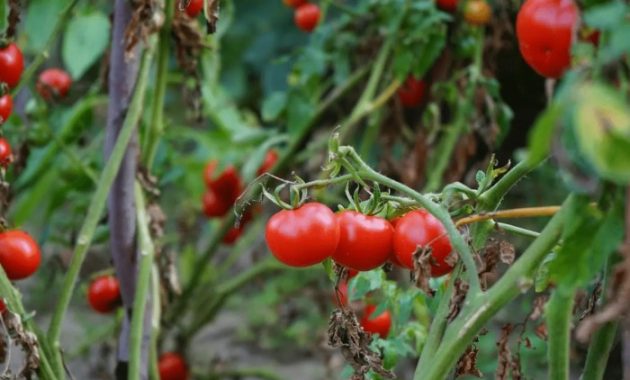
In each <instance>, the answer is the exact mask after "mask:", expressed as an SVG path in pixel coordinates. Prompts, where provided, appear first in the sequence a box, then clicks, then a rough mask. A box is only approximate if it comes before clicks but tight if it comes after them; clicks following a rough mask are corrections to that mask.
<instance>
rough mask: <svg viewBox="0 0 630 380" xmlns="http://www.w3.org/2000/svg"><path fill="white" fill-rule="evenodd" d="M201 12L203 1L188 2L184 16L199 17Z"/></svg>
mask: <svg viewBox="0 0 630 380" xmlns="http://www.w3.org/2000/svg"><path fill="white" fill-rule="evenodd" d="M202 10H203V0H190V3H188V6H187V7H186V14H187V15H188V17H192V18H195V17H197V16H199V13H201V11H202Z"/></svg>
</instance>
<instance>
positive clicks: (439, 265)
mask: <svg viewBox="0 0 630 380" xmlns="http://www.w3.org/2000/svg"><path fill="white" fill-rule="evenodd" d="M427 245H428V246H429V247H431V256H432V257H433V261H434V263H433V264H432V265H431V276H433V277H439V276H442V275H444V274H446V273H449V272H450V271H451V270H453V267H452V266H450V265H449V264H448V263H447V262H446V259H447V258H448V256H449V254H450V253H451V251H452V250H453V249H452V247H451V242H450V241H449V240H448V236H447V235H446V229H445V228H444V225H443V224H442V223H441V222H440V221H439V220H437V219H436V218H435V217H434V216H433V215H431V214H429V213H428V212H427V211H426V210H415V211H411V212H408V213H407V214H405V215H404V216H403V217H402V218H401V219H400V221H399V222H398V224H397V225H396V229H395V230H394V252H395V254H396V257H397V259H398V262H400V263H401V264H402V265H403V266H404V267H406V268H409V269H413V254H414V253H415V252H416V250H417V249H418V248H419V247H420V248H422V247H425V246H427Z"/></svg>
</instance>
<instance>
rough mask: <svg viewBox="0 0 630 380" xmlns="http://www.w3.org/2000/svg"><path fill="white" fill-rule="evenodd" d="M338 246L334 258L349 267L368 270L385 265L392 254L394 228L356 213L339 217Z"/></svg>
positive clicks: (347, 212)
mask: <svg viewBox="0 0 630 380" xmlns="http://www.w3.org/2000/svg"><path fill="white" fill-rule="evenodd" d="M337 221H338V222H339V230H340V234H339V245H337V250H336V251H335V253H334V254H333V256H332V258H333V260H335V261H336V262H337V263H339V264H341V265H343V266H346V267H348V268H352V269H356V270H360V271H367V270H372V269H374V268H378V267H379V266H381V265H383V264H385V262H386V261H387V259H388V258H389V256H390V254H391V252H392V238H393V235H394V229H393V228H392V225H391V224H390V223H389V222H388V221H387V220H386V219H383V218H381V217H378V216H369V215H363V214H361V213H360V212H356V211H342V212H340V213H338V214H337Z"/></svg>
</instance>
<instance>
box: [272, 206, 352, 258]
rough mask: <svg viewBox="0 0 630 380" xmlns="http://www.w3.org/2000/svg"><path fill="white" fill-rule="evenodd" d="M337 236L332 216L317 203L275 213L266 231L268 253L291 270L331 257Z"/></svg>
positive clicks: (337, 225)
mask: <svg viewBox="0 0 630 380" xmlns="http://www.w3.org/2000/svg"><path fill="white" fill-rule="evenodd" d="M339 234H340V232H339V222H338V221H337V218H336V217H335V214H334V213H333V212H332V211H331V210H330V209H329V208H328V207H326V206H325V205H323V204H321V203H317V202H310V203H306V204H304V205H302V206H301V207H299V208H297V209H295V210H282V211H279V212H277V213H275V214H274V215H273V216H272V217H271V218H270V219H269V221H267V226H266V229H265V239H266V241H267V246H268V247H269V250H270V251H271V253H272V254H273V255H274V256H275V257H276V258H277V259H278V261H280V262H282V263H284V264H286V265H288V266H291V267H308V266H311V265H315V264H319V263H321V262H322V261H324V260H325V259H327V258H328V257H330V256H331V255H332V254H333V253H334V252H335V249H336V248H337V244H338V243H339Z"/></svg>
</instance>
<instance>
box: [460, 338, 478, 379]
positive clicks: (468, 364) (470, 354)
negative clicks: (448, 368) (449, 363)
mask: <svg viewBox="0 0 630 380" xmlns="http://www.w3.org/2000/svg"><path fill="white" fill-rule="evenodd" d="M478 353H479V347H477V345H476V344H472V345H470V346H469V347H468V348H467V349H466V351H464V353H463V354H462V356H460V358H459V360H458V361H457V365H456V367H455V378H457V377H459V376H465V375H468V376H474V377H479V378H482V377H483V373H482V372H481V371H480V370H479V368H477V354H478Z"/></svg>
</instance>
